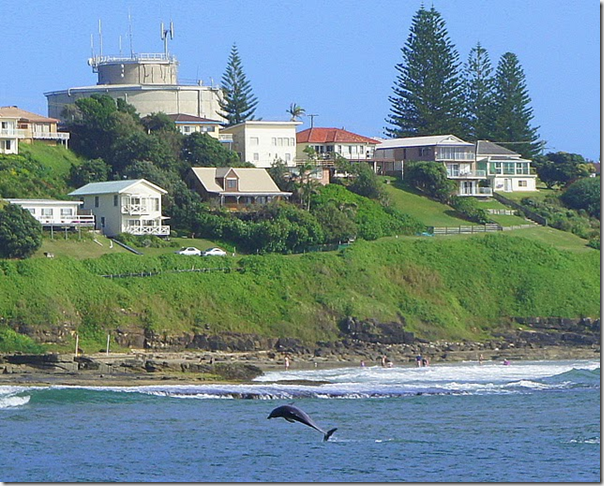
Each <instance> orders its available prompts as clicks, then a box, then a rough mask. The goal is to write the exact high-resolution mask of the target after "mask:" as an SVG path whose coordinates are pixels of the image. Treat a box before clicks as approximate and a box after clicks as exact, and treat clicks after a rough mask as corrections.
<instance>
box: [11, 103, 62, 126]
mask: <svg viewBox="0 0 604 486" xmlns="http://www.w3.org/2000/svg"><path fill="white" fill-rule="evenodd" d="M1 116H6V117H10V118H19V119H20V120H23V121H28V122H38V123H57V122H58V121H59V120H57V119H56V118H48V117H46V116H42V115H37V114H36V113H32V112H31V111H25V110H22V109H21V108H17V107H16V106H1V107H0V117H1Z"/></svg>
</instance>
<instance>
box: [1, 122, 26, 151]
mask: <svg viewBox="0 0 604 486" xmlns="http://www.w3.org/2000/svg"><path fill="white" fill-rule="evenodd" d="M18 121H19V117H18V116H16V115H11V114H1V113H0V154H18V153H19V137H20V136H21V137H23V136H25V130H19V129H18V128H17V122H18Z"/></svg>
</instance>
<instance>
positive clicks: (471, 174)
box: [447, 170, 487, 179]
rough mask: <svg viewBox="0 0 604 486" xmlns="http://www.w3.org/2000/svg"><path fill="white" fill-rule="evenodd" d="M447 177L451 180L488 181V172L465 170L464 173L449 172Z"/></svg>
mask: <svg viewBox="0 0 604 486" xmlns="http://www.w3.org/2000/svg"><path fill="white" fill-rule="evenodd" d="M447 177H448V178H449V179H486V178H487V171H486V170H464V171H461V170H460V171H459V172H456V171H451V172H449V171H447Z"/></svg>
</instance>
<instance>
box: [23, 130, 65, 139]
mask: <svg viewBox="0 0 604 486" xmlns="http://www.w3.org/2000/svg"><path fill="white" fill-rule="evenodd" d="M69 136H70V134H69V133H66V132H32V138H37V139H41V140H69Z"/></svg>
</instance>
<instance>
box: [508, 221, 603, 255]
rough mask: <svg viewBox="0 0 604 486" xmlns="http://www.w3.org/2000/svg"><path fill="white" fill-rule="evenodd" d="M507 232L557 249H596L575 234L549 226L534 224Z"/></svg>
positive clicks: (577, 250) (582, 250) (580, 250)
mask: <svg viewBox="0 0 604 486" xmlns="http://www.w3.org/2000/svg"><path fill="white" fill-rule="evenodd" d="M506 233H507V234H510V235H514V236H520V237H523V238H529V239H532V240H535V241H539V242H540V243H545V244H546V245H552V246H553V247H554V248H557V249H559V250H569V251H575V252H588V251H598V250H595V249H593V248H591V247H589V246H587V240H584V239H583V238H579V237H578V236H577V235H575V234H573V233H570V232H568V231H561V230H558V229H556V228H552V227H550V226H537V225H536V226H534V227H532V228H521V229H517V230H512V231H506Z"/></svg>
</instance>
